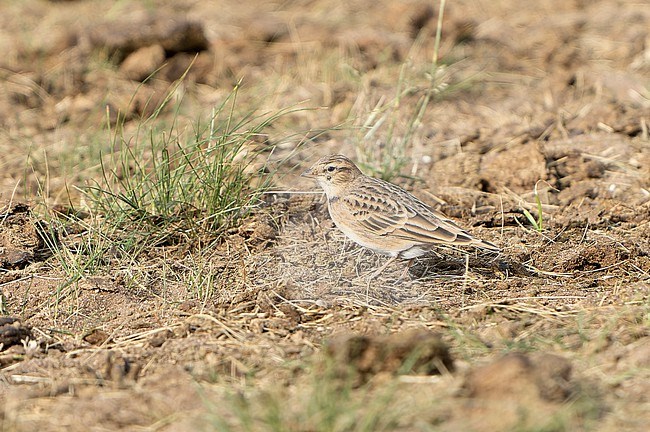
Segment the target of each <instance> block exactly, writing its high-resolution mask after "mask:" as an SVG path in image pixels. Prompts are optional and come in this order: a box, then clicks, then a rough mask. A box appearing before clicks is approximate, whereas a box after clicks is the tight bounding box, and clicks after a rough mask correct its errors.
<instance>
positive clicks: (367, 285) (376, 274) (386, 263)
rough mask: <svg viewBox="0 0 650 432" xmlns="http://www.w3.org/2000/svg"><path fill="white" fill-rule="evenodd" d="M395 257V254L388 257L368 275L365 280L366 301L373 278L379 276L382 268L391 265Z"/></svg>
mask: <svg viewBox="0 0 650 432" xmlns="http://www.w3.org/2000/svg"><path fill="white" fill-rule="evenodd" d="M396 258H397V256H394V257H390V259H389V260H388V261H386V262H385V263H384V265H383V266H381V267H379V269H377V270H375V271H374V272H373V273H372V274H371V275H370V276H368V280H367V282H366V301H368V293H369V292H370V283H371V282H372V281H373V280H375V278H376V277H377V276H379V275H380V274H381V273H382V272H383V271H384V270H386V267H388V266H389V265H391V263H392V262H393V261H395V259H396Z"/></svg>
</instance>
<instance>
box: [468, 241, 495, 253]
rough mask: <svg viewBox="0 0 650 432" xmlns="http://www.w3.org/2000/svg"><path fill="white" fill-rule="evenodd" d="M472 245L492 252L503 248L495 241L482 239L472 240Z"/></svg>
mask: <svg viewBox="0 0 650 432" xmlns="http://www.w3.org/2000/svg"><path fill="white" fill-rule="evenodd" d="M472 246H476V247H478V248H481V249H486V250H489V251H492V252H500V251H501V249H500V248H499V247H498V246H497V245H495V244H494V243H490V242H489V241H486V240H480V239H474V241H473V242H472Z"/></svg>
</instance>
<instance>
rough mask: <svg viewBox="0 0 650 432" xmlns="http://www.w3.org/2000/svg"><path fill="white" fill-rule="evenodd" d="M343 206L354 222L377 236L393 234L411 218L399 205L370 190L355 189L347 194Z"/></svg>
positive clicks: (389, 198)
mask: <svg viewBox="0 0 650 432" xmlns="http://www.w3.org/2000/svg"><path fill="white" fill-rule="evenodd" d="M344 203H345V205H346V206H347V207H348V209H349V210H350V213H352V215H353V217H354V219H355V222H356V223H357V224H358V225H360V226H361V227H362V228H363V229H366V230H368V231H370V232H372V233H373V234H375V235H377V236H386V235H391V234H393V233H394V232H395V231H396V230H398V229H401V228H402V227H404V225H405V224H406V222H407V221H408V219H409V218H410V217H411V216H412V215H410V214H408V211H407V209H406V208H405V207H404V206H403V205H400V203H399V202H398V201H397V200H395V199H393V198H392V197H390V196H388V195H387V194H384V193H379V192H377V191H374V190H372V189H365V188H364V189H357V190H355V191H353V192H350V193H348V194H347V196H346V197H345V199H344Z"/></svg>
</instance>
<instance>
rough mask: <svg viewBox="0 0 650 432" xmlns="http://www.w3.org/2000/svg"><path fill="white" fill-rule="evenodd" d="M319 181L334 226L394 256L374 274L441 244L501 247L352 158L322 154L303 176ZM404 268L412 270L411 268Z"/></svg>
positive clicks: (376, 274)
mask: <svg viewBox="0 0 650 432" xmlns="http://www.w3.org/2000/svg"><path fill="white" fill-rule="evenodd" d="M301 177H306V178H311V179H314V180H316V182H317V183H318V185H319V186H320V187H321V188H322V189H323V191H324V192H325V195H326V197H327V208H328V210H329V214H330V217H331V218H332V220H333V221H334V224H335V225H336V227H337V228H338V229H339V230H341V231H342V232H343V234H345V236H346V237H348V238H349V239H351V240H352V241H354V242H355V243H357V244H359V245H361V246H363V247H366V248H368V249H371V250H373V251H375V252H376V253H378V254H382V255H388V256H389V257H390V259H389V260H388V261H387V262H386V263H385V264H384V265H383V266H381V267H380V268H379V269H378V270H377V271H375V272H374V273H373V274H371V275H370V277H369V281H370V280H371V279H374V278H375V277H377V276H378V275H380V274H381V273H382V272H383V271H384V270H385V269H386V268H387V267H388V266H389V265H390V264H391V263H392V262H394V261H395V260H396V259H398V258H400V259H405V260H408V266H410V263H411V262H412V260H413V259H414V258H417V257H420V256H422V255H424V254H426V253H428V252H429V251H431V249H433V248H434V247H436V246H438V245H459V246H474V247H477V248H480V249H486V250H489V251H493V252H498V251H499V250H500V249H499V248H498V247H497V246H496V245H494V244H493V243H490V242H488V241H485V240H481V239H478V238H476V237H474V236H473V235H471V234H470V233H469V232H467V231H466V230H464V229H463V228H461V227H460V226H459V225H457V224H456V222H454V221H453V220H451V219H449V218H448V217H447V216H445V215H444V214H443V213H441V212H440V211H438V210H436V209H434V208H432V207H431V206H429V205H427V204H425V203H424V202H422V201H421V200H420V199H418V198H417V197H415V196H414V195H412V194H411V193H409V192H407V191H406V190H404V189H402V188H401V187H399V186H397V185H394V184H392V183H389V182H387V181H384V180H381V179H378V178H375V177H370V176H367V175H365V174H363V173H362V172H361V170H360V169H359V168H358V167H357V166H356V165H355V164H354V162H352V161H351V160H350V159H349V158H348V157H346V156H344V155H341V154H333V155H329V156H325V157H322V158H321V159H319V160H318V161H317V162H316V163H314V164H313V165H312V166H311V167H310V168H308V169H307V170H306V171H304V172H303V173H302V174H301ZM408 266H407V268H406V269H405V272H406V271H408V268H409V267H408Z"/></svg>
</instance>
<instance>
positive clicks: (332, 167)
mask: <svg viewBox="0 0 650 432" xmlns="http://www.w3.org/2000/svg"><path fill="white" fill-rule="evenodd" d="M334 171H336V167H335V166H334V165H330V166H328V167H327V172H334Z"/></svg>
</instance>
